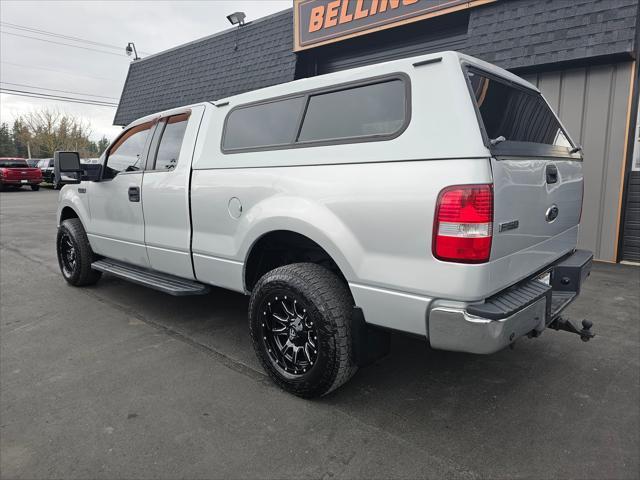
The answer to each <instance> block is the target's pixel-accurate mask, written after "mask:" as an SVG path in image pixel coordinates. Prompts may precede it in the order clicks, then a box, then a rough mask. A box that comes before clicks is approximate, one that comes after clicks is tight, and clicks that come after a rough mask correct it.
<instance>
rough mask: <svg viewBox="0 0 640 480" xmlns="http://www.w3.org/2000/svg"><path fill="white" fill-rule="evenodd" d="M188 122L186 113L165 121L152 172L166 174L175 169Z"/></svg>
mask: <svg viewBox="0 0 640 480" xmlns="http://www.w3.org/2000/svg"><path fill="white" fill-rule="evenodd" d="M188 121H189V114H188V113H183V114H181V115H174V116H172V117H169V118H168V119H167V120H166V123H165V126H164V131H163V132H162V138H161V139H160V144H159V145H158V152H157V154H156V160H155V165H154V167H153V170H159V171H164V172H166V171H170V170H173V169H174V168H176V165H177V164H178V157H179V156H180V148H181V147H182V139H183V138H184V132H185V131H186V129H187V122H188Z"/></svg>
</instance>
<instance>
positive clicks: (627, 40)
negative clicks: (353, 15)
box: [114, 0, 638, 125]
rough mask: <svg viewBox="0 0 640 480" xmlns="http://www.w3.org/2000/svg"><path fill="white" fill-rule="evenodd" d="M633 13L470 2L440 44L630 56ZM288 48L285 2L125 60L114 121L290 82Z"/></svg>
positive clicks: (569, 1)
mask: <svg viewBox="0 0 640 480" xmlns="http://www.w3.org/2000/svg"><path fill="white" fill-rule="evenodd" d="M637 13H638V0H499V1H497V2H495V3H490V4H487V5H483V6H479V7H475V8H472V9H470V11H469V17H468V21H469V24H468V31H467V34H466V38H464V34H462V35H460V32H457V31H456V32H452V36H451V37H449V38H444V39H442V40H439V42H440V43H439V45H442V47H441V48H442V49H448V48H457V49H460V50H461V51H462V52H464V53H467V54H470V55H473V56H475V57H478V58H481V59H483V60H486V61H488V62H491V63H494V64H496V65H498V66H500V67H503V68H507V69H517V68H526V67H533V66H539V65H551V64H556V63H559V62H568V61H574V60H580V59H585V58H589V57H600V56H605V55H620V54H625V55H630V54H631V53H632V52H633V51H634V45H635V44H634V42H635V34H636V16H637ZM420 23H423V22H420ZM428 26H429V20H425V21H424V28H425V29H427V28H428ZM403 28H413V27H411V26H407V27H398V31H400V30H401V29H403ZM405 32H406V30H405ZM236 34H238V48H237V50H235V49H234V47H235V42H236ZM362 38H365V37H362ZM449 40H450V41H449ZM354 41H358V39H352V40H345V41H344V42H343V43H342V46H343V48H345V49H347V48H348V47H349V44H350V42H354ZM428 45H431V44H428ZM321 48H322V47H321ZM292 50H293V14H292V10H291V9H289V10H285V11H283V12H280V13H276V14H274V15H271V16H269V17H264V18H261V19H259V20H256V21H254V22H251V23H248V24H247V25H245V26H243V27H241V28H240V29H239V30H236V28H233V29H230V30H227V31H225V32H222V33H219V34H216V35H212V36H210V37H207V38H203V39H201V40H196V41H194V42H191V43H188V44H186V45H183V46H180V47H177V48H174V49H171V50H168V51H166V52H161V53H159V54H157V55H153V56H151V57H148V58H145V59H142V60H139V61H135V62H132V63H131V66H130V67H129V74H128V76H127V81H126V83H125V86H124V90H123V92H122V97H121V98H120V105H119V107H118V111H117V113H116V116H115V119H114V124H116V125H125V124H127V123H129V122H131V121H133V120H135V119H136V118H139V117H142V116H144V115H148V114H150V113H153V112H158V111H161V110H165V109H168V108H173V107H178V106H181V105H188V104H190V103H197V102H201V101H207V100H216V99H219V98H224V97H227V96H230V95H234V94H237V93H242V92H246V91H249V90H255V89H258V88H263V87H267V86H270V85H275V84H278V83H283V82H289V81H291V80H293V79H294V78H295V74H296V55H295V54H294V53H293V52H292ZM345 51H346V50H345ZM311 52H313V50H311ZM414 53H415V52H414ZM303 55H306V53H305V52H303Z"/></svg>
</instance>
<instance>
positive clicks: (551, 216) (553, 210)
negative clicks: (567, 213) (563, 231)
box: [544, 205, 560, 223]
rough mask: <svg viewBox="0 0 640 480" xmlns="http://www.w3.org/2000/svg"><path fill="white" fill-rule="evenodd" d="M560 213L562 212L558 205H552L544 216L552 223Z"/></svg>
mask: <svg viewBox="0 0 640 480" xmlns="http://www.w3.org/2000/svg"><path fill="white" fill-rule="evenodd" d="M558 213H560V210H559V209H558V206H557V205H551V206H550V207H549V208H548V209H547V213H545V214H544V217H545V218H546V219H547V222H549V223H551V222H553V221H554V220H555V219H556V218H558Z"/></svg>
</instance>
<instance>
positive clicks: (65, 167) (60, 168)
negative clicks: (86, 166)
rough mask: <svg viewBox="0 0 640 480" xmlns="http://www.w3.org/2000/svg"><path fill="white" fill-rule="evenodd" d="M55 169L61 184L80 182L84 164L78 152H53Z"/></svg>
mask: <svg viewBox="0 0 640 480" xmlns="http://www.w3.org/2000/svg"><path fill="white" fill-rule="evenodd" d="M53 165H54V167H53V169H54V175H55V176H56V178H58V179H60V180H59V181H58V183H59V184H65V183H80V181H81V180H82V165H80V154H79V153H78V152H55V153H54V154H53Z"/></svg>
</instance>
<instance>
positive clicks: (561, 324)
mask: <svg viewBox="0 0 640 480" xmlns="http://www.w3.org/2000/svg"><path fill="white" fill-rule="evenodd" d="M591 327H593V322H591V321H589V320H582V328H581V329H578V327H576V326H575V325H573V324H572V323H571V321H569V319H567V318H564V317H562V316H561V315H558V316H557V317H556V318H554V319H553V321H552V322H551V323H550V324H549V328H553V329H554V330H564V331H565V332H571V333H575V334H577V335H580V339H581V340H582V341H583V342H588V341H589V340H591V339H592V338H593V337H595V336H596V334H595V333H593V332H592V331H591Z"/></svg>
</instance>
